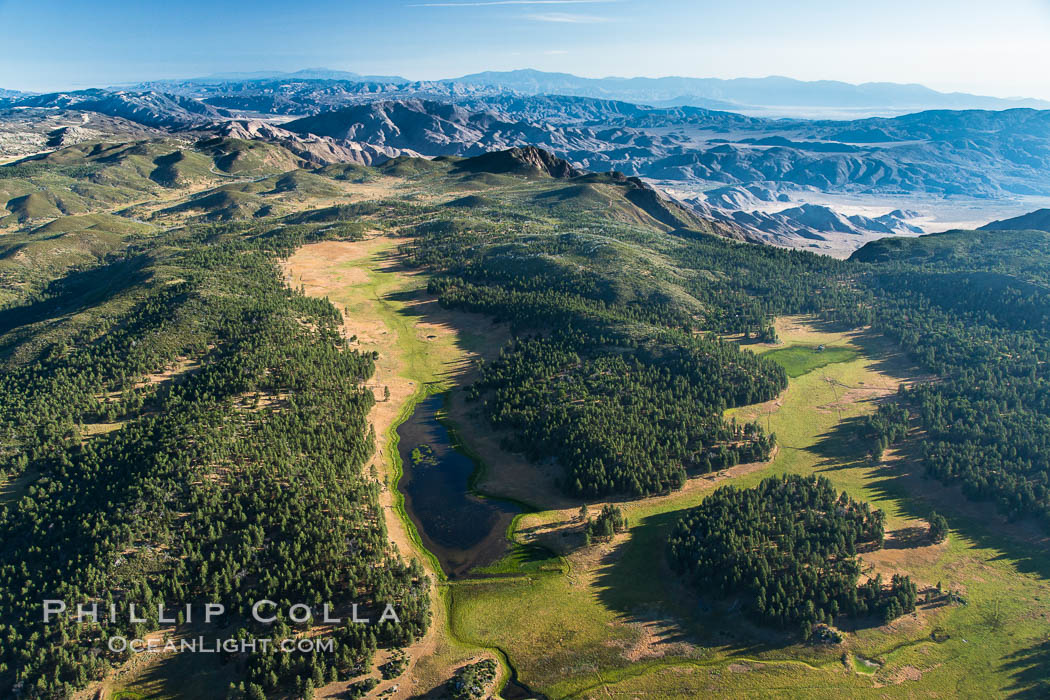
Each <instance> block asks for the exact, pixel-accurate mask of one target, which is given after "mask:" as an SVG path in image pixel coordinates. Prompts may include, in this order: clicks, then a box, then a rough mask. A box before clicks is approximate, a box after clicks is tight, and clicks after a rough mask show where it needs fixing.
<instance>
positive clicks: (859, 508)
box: [667, 475, 916, 638]
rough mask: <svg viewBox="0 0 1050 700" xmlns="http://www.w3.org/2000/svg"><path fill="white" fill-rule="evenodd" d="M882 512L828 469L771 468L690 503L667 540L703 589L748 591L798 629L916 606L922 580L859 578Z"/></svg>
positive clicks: (764, 619)
mask: <svg viewBox="0 0 1050 700" xmlns="http://www.w3.org/2000/svg"><path fill="white" fill-rule="evenodd" d="M883 536H884V516H883V513H882V511H880V510H872V509H871V508H870V507H869V506H868V504H867V503H860V502H857V501H854V500H853V499H851V498H849V496H847V495H846V494H845V493H837V492H836V491H835V489H834V488H833V487H832V485H831V482H830V481H829V480H828V479H826V478H824V477H812V476H811V477H803V476H799V475H788V476H778V477H770V478H768V479H765V480H763V481H762V482H761V483H760V484H759V485H758V486H756V487H755V488H751V489H738V488H735V487H733V486H725V487H722V488H720V489H718V490H717V491H715V492H714V493H712V494H711V495H710V496H708V497H707V498H706V499H704V502H703V503H702V504H701V505H700V506H698V507H697V508H694V509H693V510H691V511H688V512H687V513H686V514H685V515H683V516H682V518H681V519H680V520H679V521H678V523H677V524H676V525H675V528H674V530H673V531H672V533H671V535H670V538H669V540H668V550H667V551H668V558H669V560H670V562H671V565H672V567H673V568H674V569H675V570H676V571H678V572H679V573H680V574H682V575H685V576H687V577H688V578H689V579H690V580H691V581H693V582H694V583H695V585H696V586H697V587H698V588H699V589H700V590H701V591H704V592H709V593H712V594H715V595H719V596H723V597H725V596H734V597H739V598H740V599H741V602H742V605H743V607H744V609H745V610H746V611H747V613H748V614H749V615H750V616H751V617H752V618H753V619H755V620H756V621H758V622H760V623H763V624H768V625H773V626H778V627H782V628H785V627H786V628H791V627H794V628H796V629H799V630H801V632H802V633H803V636H805V637H807V638H808V637H809V635H810V632H811V631H812V629H813V627H814V626H815V625H818V624H821V623H824V624H833V622H834V621H835V619H836V618H837V617H839V616H849V617H862V616H866V615H876V616H878V617H879V618H880V619H883V620H888V619H892V618H894V617H899V616H900V615H902V614H904V613H906V612H911V611H912V610H914V609H915V599H916V591H915V585H914V584H912V583H911V581H909V580H908V578H907V577H897V576H895V577H894V578H893V580H892V581H891V582H890V584H889V586H888V587H887V586H884V585H883V583H882V580H881V578H878V577H876V578H874V579H871V580H869V581H867V582H865V583H864V584H862V585H860V586H858V585H857V582H858V580H859V578H860V574H861V570H860V564H859V562H858V560H857V553H858V551H860V550H861V549H862V548H879V547H881V546H882V541H883Z"/></svg>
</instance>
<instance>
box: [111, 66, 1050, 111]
mask: <svg viewBox="0 0 1050 700" xmlns="http://www.w3.org/2000/svg"><path fill="white" fill-rule="evenodd" d="M304 81H307V82H310V81H327V82H329V83H333V84H332V85H328V86H324V87H322V90H329V89H330V90H332V91H333V92H334V93H335V94H334V95H327V96H317V98H316V99H315V101H318V102H320V103H324V104H328V105H331V104H332V99H333V98H336V99H344V100H345V99H346V95H345V94H344V95H343V96H342V97H341V98H340V97H339V93H356V94H360V93H369V92H370V93H372V94H385V95H387V96H388V97H390V98H405V97H418V98H430V99H435V98H444V97H454V96H462V95H470V94H474V95H476V94H479V93H487V94H490V95H491V94H506V93H508V92H512V93H515V94H518V95H524V96H534V95H568V96H574V97H593V98H599V99H605V100H614V101H621V102H631V103H635V104H645V105H651V106H656V107H670V106H691V107H704V108H707V109H715V110H724V111H731V112H738V113H741V114H748V115H751V116H761V117H790V118H803V119H821V118H834V119H856V118H863V117H871V116H899V115H901V114H907V113H911V112H920V111H926V110H933V109H966V110H968V109H985V110H1003V109H1018V108H1030V109H1050V101H1046V100H1038V99H1032V98H1025V97H1017V98H1000V97H988V96H983V95H972V94H968V93H962V92H951V93H945V92H938V91H936V90H932V89H930V88H928V87H925V86H923V85H917V84H901V83H886V82H879V83H863V84H860V85H854V84H851V83H844V82H840V81H834V80H817V81H804V80H795V79H793V78H785V77H779V76H770V77H765V78H733V79H721V78H684V77H664V78H616V77H609V78H582V77H579V76H576V75H572V74H569V73H548V72H544V71H538V70H515V71H503V72H497V71H488V72H483V73H474V74H471V75H464V76H461V77H458V78H448V79H444V80H433V81H413V80H409V79H407V78H404V77H401V76H395V75H359V74H357V73H352V72H348V71H338V70H331V69H328V68H308V69H305V70H300V71H294V72H280V71H256V72H242V73H216V74H213V75H209V76H205V77H200V78H189V79H185V80H165V81H157V82H149V83H140V84H137V85H132V86H126V87H124V88H121V89H128V90H159V91H162V92H172V93H175V94H184V95H192V96H195V97H199V98H202V99H208V100H211V99H216V98H218V99H221V98H223V97H226V98H230V97H232V96H233V95H237V96H240V97H241V98H243V97H245V96H246V95H248V94H250V93H253V92H254V93H255V94H256V95H257V96H259V97H261V96H264V95H272V96H273V97H274V98H275V103H274V104H277V105H279V104H280V99H279V98H280V96H281V95H282V94H284V93H287V91H288V90H289V87H291V85H290V84H295V83H301V82H304ZM253 83H254V85H252V84H253ZM340 83H342V84H343V85H339V84H340ZM361 83H367V84H370V87H369V88H367V89H364V90H362V89H361V88H358V87H354V88H349V89H348V87H347V85H348V84H361ZM293 89H298V88H294V87H293ZM302 97H303V96H302V94H301V91H300V95H299V101H300V102H303V100H302ZM237 108H240V109H246V108H247V107H243V106H242V107H237ZM271 108H272V105H271ZM284 113H287V112H284Z"/></svg>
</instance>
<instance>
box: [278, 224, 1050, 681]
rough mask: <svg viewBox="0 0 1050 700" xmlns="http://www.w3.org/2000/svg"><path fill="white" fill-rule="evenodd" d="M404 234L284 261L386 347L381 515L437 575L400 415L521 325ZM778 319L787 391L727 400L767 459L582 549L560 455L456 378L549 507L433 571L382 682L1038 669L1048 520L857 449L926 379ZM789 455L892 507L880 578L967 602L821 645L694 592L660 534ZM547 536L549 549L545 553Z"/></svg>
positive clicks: (825, 676) (651, 504)
mask: <svg viewBox="0 0 1050 700" xmlns="http://www.w3.org/2000/svg"><path fill="white" fill-rule="evenodd" d="M398 243H399V239H397V238H394V237H390V236H386V235H381V234H375V235H371V236H370V237H369V238H368V239H367V240H365V241H362V242H353V243H343V242H340V243H332V242H329V243H319V244H314V245H310V246H306V247H304V248H302V249H301V250H300V251H299V252H298V253H297V254H296V255H295V256H294V257H293V258H292V259H291V260H290V261H289V263H288V266H287V274H288V280H289V283H290V284H292V285H293V286H298V285H300V284H301V285H303V286H304V287H305V289H306V291H307V293H309V294H312V295H317V296H327V297H328V298H330V299H331V300H332V301H333V302H335V303H336V304H337V305H338V306H340V308H343V309H344V310H345V312H346V319H347V320H346V328H347V333H348V335H352V336H356V337H357V345H356V347H360V348H361V349H363V350H376V351H378V352H379V361H378V371H377V374H376V376H375V378H374V379H373V380H372V384H373V388H374V390H375V391H376V395H377V398H379V400H380V402H379V404H378V405H377V408H376V409H375V412H374V414H373V425H374V426H375V429H376V432H377V435H379V436H380V441H379V444H380V446H381V448H380V451H379V454H378V455H377V460H376V466H377V468H378V470H379V472H380V473H381V474H382V476H383V478H384V479H385V481H386V488H385V490H384V493H383V502H384V506H385V508H386V512H387V515H388V517H387V524H388V529H389V531H390V533H391V537H392V538H393V540H394V541H395V542H396V543H397V545H398V547H399V548H400V549H401V551H402V552H403V553H405V554H407V555H408V556H416V557H420V558H423V559H425V560H426V561H427V562H428V568H429V571H430V573H431V574H432V576H434V577H435V578H436V579H438V578H439V577H438V576H437V572H438V569H437V567H436V564H435V562H434V561H433V559H432V558H431V557H428V556H427V553H426V552H425V550H423V549H422V548H421V545H420V544H419V540H418V535H417V534H416V533H415V532H414V529H413V528H412V526H411V525H410V524H409V521H408V519H407V518H406V517H405V515H404V513H403V510H402V509H401V503H400V498H399V496H398V494H397V492H396V488H394V484H395V483H396V479H397V477H398V475H399V473H400V472H399V469H400V467H399V465H398V464H397V458H396V456H395V455H396V450H395V449H393V445H392V443H391V439H392V436H393V435H394V433H393V429H394V427H395V426H396V425H397V424H398V422H399V421H401V420H404V418H405V417H407V416H408V415H409V413H410V412H411V408H412V407H413V406H414V405H415V404H416V402H418V400H420V399H421V398H422V397H423V396H425V395H427V394H428V393H429V392H431V391H443V390H446V389H449V388H452V387H454V386H461V385H463V384H464V383H465V382H466V381H469V376H468V375H469V372H470V368H471V364H472V361H473V359H474V358H477V357H482V356H491V354H492V353H494V352H495V351H497V350H498V348H499V346H500V345H501V344H502V342H503V341H504V340H505V339H506V338H507V334H506V330H505V329H502V328H499V327H495V326H493V325H492V324H491V323H489V322H488V321H487V320H486V319H484V318H482V317H479V316H474V315H470V314H463V313H456V312H449V311H446V310H443V309H441V308H440V307H439V306H438V305H437V304H436V302H435V301H433V300H432V299H429V298H428V297H426V295H425V279H424V278H423V277H421V276H420V275H418V274H417V273H416V272H414V271H411V270H409V269H406V268H404V267H402V266H401V265H400V263H399V261H398V257H397V255H396V246H397V244H398ZM777 330H778V333H779V335H780V338H781V341H782V342H781V344H780V345H778V346H766V345H752V346H751V348H752V349H753V350H754V351H756V352H772V353H774V355H773V357H775V358H776V359H777V361H782V362H783V364H784V365H785V368H786V369H787V370H788V371H789V374H790V375H792V376H793V378H792V379H791V383H790V386H789V388H788V389H787V391H785V392H784V393H783V394H782V395H781V396H780V397H778V398H777V399H776V400H775V401H772V402H769V403H767V404H762V405H757V406H751V407H745V408H742V409H737V410H736V411H734V412H732V414H733V415H735V416H737V417H739V418H740V419H742V420H756V419H757V420H760V421H761V422H762V423H763V424H765V425H767V426H768V428H769V429H771V430H772V431H774V432H776V433H777V436H778V440H779V445H780V447H779V450H778V452H777V454H776V456H775V458H774V460H773V461H772V462H771V463H768V464H749V465H740V466H737V467H734V468H733V469H730V470H726V471H724V472H720V473H718V474H712V475H706V476H699V477H696V478H693V479H690V481H689V482H688V484H687V486H686V488H685V489H683V490H682V491H680V492H677V493H674V494H671V495H667V496H657V497H652V498H645V499H639V500H631V501H627V502H623V503H621V504H620V505H621V507H623V508H624V511H625V513H626V515H627V517H628V519H629V522H630V531H629V532H628V533H626V534H624V535H620V536H618V537H617V538H616V539H615V540H614V541H613V542H611V543H608V544H599V545H595V546H592V547H588V548H583V547H582V546H581V545H582V534H581V523H580V521H579V519H578V511H579V506H580V504H579V503H578V502H573V501H571V500H569V499H566V498H564V497H563V496H561V495H559V494H558V493H557V492H556V491H555V490H554V489H553V488H552V487H551V484H550V474H549V473H545V472H544V471H543V470H541V469H539V468H536V467H532V466H531V465H528V464H527V463H526V462H525V461H524V460H523V459H521V458H520V457H519V456H516V455H508V454H506V453H503V452H501V450H500V449H499V447H498V440H497V439H496V438H497V437H498V436H494V435H493V434H492V433H491V431H490V430H488V429H487V428H485V427H484V426H482V425H481V423H480V420H479V419H478V417H477V416H476V415H475V414H474V412H473V410H472V409H471V407H470V406H469V405H467V404H465V403H464V402H463V399H462V396H461V392H458V391H453V393H452V399H451V403H450V407H449V411H448V414H447V416H446V417H447V418H448V419H450V420H451V421H452V422H453V423H454V426H455V428H456V429H457V432H458V434H459V437H460V438H461V439H462V440H463V442H464V443H465V446H466V448H467V449H468V450H469V451H470V452H473V453H475V454H476V455H477V456H480V457H481V458H483V459H484V461H485V464H486V468H485V471H484V474H483V475H482V480H481V483H480V484H479V488H480V489H481V490H482V491H483V492H486V493H490V494H493V495H501V496H511V497H515V498H519V499H521V500H524V501H526V502H528V503H530V504H532V505H535V506H537V508H538V510H539V512H536V513H531V514H527V515H524V516H522V517H520V518H519V519H518V520H517V521H516V523H515V526H514V532H513V534H512V537H513V540H514V542H515V546H514V548H513V550H512V552H511V553H510V554H509V555H508V556H507V557H506V558H505V559H504V560H502V561H501V562H498V563H497V564H496V565H494V566H492V567H489V568H488V569H487V570H486V571H485V572H484V573H485V574H486V575H485V576H484V577H477V578H473V579H468V580H465V581H456V582H453V583H448V582H439V583H438V585H437V586H436V587H435V589H434V591H435V592H434V599H433V600H434V611H435V615H434V625H433V627H432V629H431V631H430V633H429V634H428V635H427V637H426V639H424V640H423V641H421V642H420V643H418V644H417V645H416V646H415V647H414V648H412V649H410V650H409V652H410V656H411V658H412V662H411V665H410V667H409V669H408V671H407V672H406V675H404V676H402V677H401V678H399V679H396V680H393V681H386V682H384V683H383V684H381V685H380V686H378V687H377V689H376V692H384V691H386V692H387V693H388V695H392V696H393V697H410V696H413V695H417V694H425V693H427V692H429V691H432V690H434V689H435V688H437V687H438V686H439V685H440V684H441V683H443V681H444V680H446V679H447V678H448V677H449V675H450V674H451V671H452V670H454V669H455V668H456V667H458V666H459V665H462V664H463V663H465V662H466V661H467V660H468V659H477V658H481V657H486V656H487V657H492V656H494V655H496V656H499V655H500V654H499V652H498V651H497V650H502V652H503V653H505V654H506V660H508V661H509V663H510V664H511V665H512V666H513V667H514V669H515V670H516V671H517V674H518V677H519V678H520V680H521V681H522V682H523V683H525V684H527V685H528V686H529V687H530V688H532V689H533V690H534V691H536V692H540V693H543V694H545V695H547V696H549V697H559V698H560V697H581V698H582V697H599V696H601V697H607V696H610V695H626V696H638V695H644V696H646V697H682V696H692V695H697V694H704V693H712V692H714V693H718V694H720V695H728V696H735V697H742V696H748V695H751V694H754V693H756V692H759V691H763V692H770V691H772V690H774V689H776V690H779V691H783V692H791V693H792V694H794V695H798V696H806V697H828V696H834V695H841V693H842V692H850V693H858V692H862V691H871V692H877V693H878V694H879V695H882V696H887V697H899V696H912V695H915V694H922V695H940V696H952V695H959V694H964V695H972V694H977V695H982V696H994V695H1001V694H1004V693H1007V692H1011V691H1024V690H1026V689H1028V688H1030V687H1032V685H1033V684H1034V683H1036V682H1037V681H1038V680H1039V678H1038V675H1039V672H1038V667H1039V665H1040V664H1043V663H1046V661H1047V658H1046V657H1047V655H1048V653H1050V652H1047V651H1046V643H1047V639H1048V637H1047V634H1048V630H1050V625H1048V622H1047V619H1046V615H1047V612H1048V611H1050V584H1048V583H1047V581H1046V577H1047V576H1048V574H1050V559H1048V558H1047V557H1046V556H1045V555H1044V554H1042V553H1041V552H1042V551H1045V548H1042V549H1039V550H1037V549H1034V548H1032V547H1031V544H1032V542H1033V540H1034V539H1039V537H1040V536H1039V535H1038V533H1035V532H1034V531H1030V530H1027V529H1025V528H1024V527H1023V526H1017V525H1007V524H1005V523H1004V522H1003V520H1002V519H1001V518H999V517H998V516H995V515H991V517H989V513H987V512H985V510H984V509H982V508H981V507H979V506H974V505H973V504H970V503H969V502H967V501H965V500H964V499H962V497H961V495H959V494H958V493H957V489H947V488H945V487H942V486H940V485H939V484H938V483H937V482H933V481H928V480H925V479H922V478H921V477H920V476H918V475H916V474H913V473H912V472H913V470H914V469H915V465H916V462H915V461H914V460H913V459H912V458H909V457H908V455H907V450H908V446H907V445H905V446H903V447H902V448H901V449H900V450H898V451H896V452H893V453H891V454H890V455H888V456H887V458H886V459H885V460H884V461H883V462H882V463H879V464H875V463H873V462H872V461H871V460H869V459H868V457H867V456H866V455H865V454H863V452H862V448H860V447H859V445H860V441H858V440H857V439H855V426H856V424H857V423H858V421H859V419H860V418H861V417H863V416H864V415H866V414H868V413H870V412H871V411H873V410H874V409H875V407H876V405H877V403H878V402H879V401H880V400H883V399H885V398H887V397H889V396H890V395H892V394H893V393H894V392H895V391H896V390H897V387H898V385H899V384H901V383H908V382H911V381H913V380H915V379H916V378H919V377H918V373H917V370H916V369H915V368H914V367H912V366H911V365H910V364H909V363H907V362H906V361H905V360H904V359H903V358H902V357H901V356H900V355H899V353H897V352H896V351H895V350H894V348H892V347H891V346H890V345H889V344H888V343H886V342H885V341H883V340H882V339H880V338H878V337H874V336H872V335H870V334H856V333H849V334H844V333H841V332H838V331H835V330H834V329H825V328H821V327H819V326H818V325H817V324H816V322H815V320H813V319H806V318H782V319H780V320H779V321H778V323H777ZM821 345H823V346H825V347H824V350H823V351H819V350H818V346H821ZM385 388H389V391H390V398H389V400H384V399H383V396H384V390H385ZM782 473H801V474H812V473H819V474H822V475H824V476H827V477H828V478H830V479H831V480H832V482H833V483H834V484H835V486H836V487H837V488H840V489H844V490H846V491H848V492H849V494H850V495H851V496H852V497H854V498H857V499H863V500H867V501H870V502H871V503H872V504H873V506H876V507H879V508H882V509H883V510H885V512H886V514H887V531H888V538H887V546H886V548H885V549H883V550H880V551H878V552H875V553H872V554H868V555H864V560H865V565H866V567H867V572H868V573H870V574H871V575H874V573H876V572H878V573H882V575H883V577H884V578H886V577H888V576H890V575H891V574H892V573H894V572H896V571H902V572H908V573H910V574H911V576H912V579H913V580H915V581H916V582H917V583H918V584H919V589H920V598H921V597H922V592H923V591H924V590H928V589H932V588H935V587H936V586H937V585H938V584H940V586H941V587H942V589H943V590H945V591H947V590H953V591H956V592H957V593H959V595H960V596H961V597H962V598H963V599H964V600H965V604H962V603H956V604H952V605H944V604H942V603H935V604H932V605H920V607H919V609H918V610H917V611H916V613H914V614H912V615H908V616H905V617H903V618H900V619H898V620H896V621H894V622H893V623H891V624H890V625H888V626H881V625H880V624H878V623H876V622H875V621H870V623H869V624H868V626H861V627H860V628H859V629H856V630H848V631H849V632H851V633H850V634H849V635H848V637H847V639H846V642H845V643H843V644H841V645H833V646H819V645H816V646H815V645H803V644H798V643H797V642H796V641H795V640H794V639H792V638H791V637H789V636H784V635H781V634H779V633H777V632H775V631H770V630H766V629H762V628H757V627H753V626H751V625H750V624H749V623H747V622H746V620H745V619H744V618H743V616H742V615H741V614H740V613H739V612H738V611H737V605H738V602H737V601H733V600H707V599H702V598H700V597H698V596H697V595H696V594H695V593H693V592H692V591H690V590H688V589H686V588H685V587H684V586H683V585H682V583H681V582H680V581H679V580H678V579H677V577H675V576H674V575H673V574H672V573H671V571H670V569H669V568H668V566H667V564H666V562H665V558H664V549H663V547H664V544H663V543H664V541H665V539H666V535H667V533H668V530H669V528H670V527H671V526H672V524H673V523H674V521H675V520H676V519H677V518H678V516H679V515H680V513H681V512H682V511H683V510H685V509H687V508H690V507H692V506H695V505H697V504H698V503H699V502H700V501H701V500H702V499H703V498H704V496H705V495H706V494H707V493H709V492H710V491H711V490H712V489H714V488H716V487H717V486H720V485H723V484H724V483H727V482H728V480H729V479H732V483H734V484H736V485H738V486H741V487H746V486H752V485H754V484H755V483H757V482H758V481H759V480H761V479H762V478H764V477H766V476H769V475H771V474H782ZM600 507H601V504H590V508H591V509H592V510H597V509H599V508H600ZM933 507H936V508H937V509H938V510H940V511H941V512H942V513H944V514H945V515H947V517H948V521H949V523H950V525H951V527H952V533H951V537H950V538H949V540H948V542H947V543H945V544H940V545H932V544H929V543H928V542H927V541H926V540H925V539H924V537H923V536H922V533H924V531H925V527H926V523H925V521H924V520H923V518H925V517H926V516H927V515H928V514H929V511H930V509H931V508H933ZM533 544H539V545H543V547H544V550H540V549H537V548H535V547H531V546H530V545H533ZM545 550H546V551H548V552H549V551H553V552H557V555H554V556H551V555H550V554H539V552H542V551H545ZM1037 552H1040V553H1037ZM657 601H659V602H657ZM395 686H396V687H397V691H396V692H393V693H390V692H389V691H390V690H391V689H392V688H394V687H395ZM876 689H878V690H876ZM336 690H337V689H336V688H334V687H333V688H328V689H326V691H328V692H329V693H334V692H335V691H336Z"/></svg>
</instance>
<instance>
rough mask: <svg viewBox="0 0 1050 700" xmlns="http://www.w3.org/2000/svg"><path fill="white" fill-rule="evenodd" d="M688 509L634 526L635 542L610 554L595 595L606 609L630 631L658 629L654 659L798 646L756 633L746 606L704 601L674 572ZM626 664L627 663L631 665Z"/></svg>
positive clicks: (786, 637)
mask: <svg viewBox="0 0 1050 700" xmlns="http://www.w3.org/2000/svg"><path fill="white" fill-rule="evenodd" d="M686 510H687V509H681V510H674V511H668V512H664V513H657V514H654V515H649V516H646V517H644V518H642V519H641V520H640V521H639V522H638V523H632V529H631V536H630V538H628V539H626V540H624V541H622V542H620V543H618V544H617V546H616V547H615V548H613V549H612V550H611V551H609V552H607V553H606V554H605V555H604V556H603V557H602V560H601V562H600V564H599V568H598V572H597V576H596V579H595V589H596V591H597V596H598V599H599V600H600V601H601V603H602V604H603V605H604V606H605V607H606V608H608V609H609V610H612V611H613V612H615V613H617V615H618V616H619V619H620V621H621V622H622V623H624V624H628V625H632V624H633V625H652V624H656V625H657V627H658V629H659V635H655V637H656V638H655V641H652V642H651V647H652V648H653V653H654V655H660V656H666V657H667V658H673V657H675V656H685V654H686V653H687V652H686V651H685V650H687V649H689V648H690V647H691V646H694V645H695V646H703V647H708V646H717V647H719V649H720V650H721V652H722V653H726V654H730V655H741V656H747V655H755V654H762V653H765V652H770V651H776V650H778V649H782V648H784V647H787V646H790V645H791V644H793V643H794V642H795V641H797V640H794V639H793V638H792V637H790V636H789V635H788V634H786V633H783V632H780V631H777V630H766V629H764V628H756V627H754V626H753V625H752V624H751V623H750V622H748V621H747V620H746V619H745V618H744V615H743V613H742V612H741V605H740V603H741V601H740V600H739V599H736V600H734V599H733V598H717V597H708V596H705V595H701V594H700V593H699V592H697V591H696V590H695V589H694V588H693V587H692V586H691V585H690V583H689V582H688V581H687V580H686V579H685V578H684V577H680V576H679V575H678V574H677V573H675V572H674V570H673V569H672V568H671V566H670V564H669V563H668V562H667V557H666V541H667V538H668V536H669V535H670V533H671V530H672V529H673V528H674V525H675V523H676V522H677V521H678V519H679V518H680V517H681V516H682V515H683V514H684V513H685V511H686ZM625 663H626V662H625Z"/></svg>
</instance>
